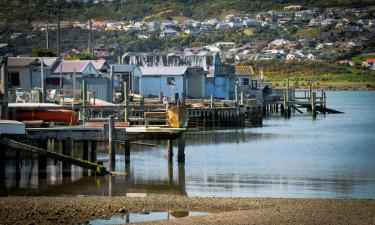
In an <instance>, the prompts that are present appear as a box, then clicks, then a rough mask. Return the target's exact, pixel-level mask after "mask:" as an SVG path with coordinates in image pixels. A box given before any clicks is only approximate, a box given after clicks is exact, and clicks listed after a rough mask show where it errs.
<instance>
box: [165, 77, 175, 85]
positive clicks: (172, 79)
mask: <svg viewBox="0 0 375 225" xmlns="http://www.w3.org/2000/svg"><path fill="white" fill-rule="evenodd" d="M167 85H176V83H175V81H174V77H168V78H167Z"/></svg>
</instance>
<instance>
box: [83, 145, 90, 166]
mask: <svg viewBox="0 0 375 225" xmlns="http://www.w3.org/2000/svg"><path fill="white" fill-rule="evenodd" d="M82 159H83V160H85V161H88V160H89V141H82Z"/></svg>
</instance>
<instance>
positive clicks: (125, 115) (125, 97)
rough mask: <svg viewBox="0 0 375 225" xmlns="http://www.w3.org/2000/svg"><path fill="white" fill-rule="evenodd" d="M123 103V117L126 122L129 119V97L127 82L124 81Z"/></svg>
mask: <svg viewBox="0 0 375 225" xmlns="http://www.w3.org/2000/svg"><path fill="white" fill-rule="evenodd" d="M124 103H125V110H124V118H125V122H128V121H129V118H128V116H129V112H128V106H129V98H128V83H127V82H124Z"/></svg>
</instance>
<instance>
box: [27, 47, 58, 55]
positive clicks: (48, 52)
mask: <svg viewBox="0 0 375 225" xmlns="http://www.w3.org/2000/svg"><path fill="white" fill-rule="evenodd" d="M31 56H33V57H56V54H55V53H54V52H53V51H52V50H51V49H49V48H37V49H33V50H32V51H31Z"/></svg>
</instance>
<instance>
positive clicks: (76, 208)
mask: <svg viewBox="0 0 375 225" xmlns="http://www.w3.org/2000/svg"><path fill="white" fill-rule="evenodd" d="M175 210H176V211H197V212H207V213H208V214H207V215H203V216H198V217H184V218H179V219H175V220H168V221H165V220H164V221H154V222H146V223H142V224H375V200H370V199H368V200H363V199H362V200H360V199H291V198H285V199H284V198H224V197H222V198H217V197H209V198H201V197H192V198H189V197H180V196H169V195H166V196H165V195H156V196H149V197H143V198H140V197H135V198H132V197H99V196H84V197H1V198H0V223H1V224H77V223H78V224H82V223H87V222H88V221H90V220H94V219H103V218H109V217H111V216H115V215H121V214H122V213H123V212H153V211H175Z"/></svg>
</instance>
